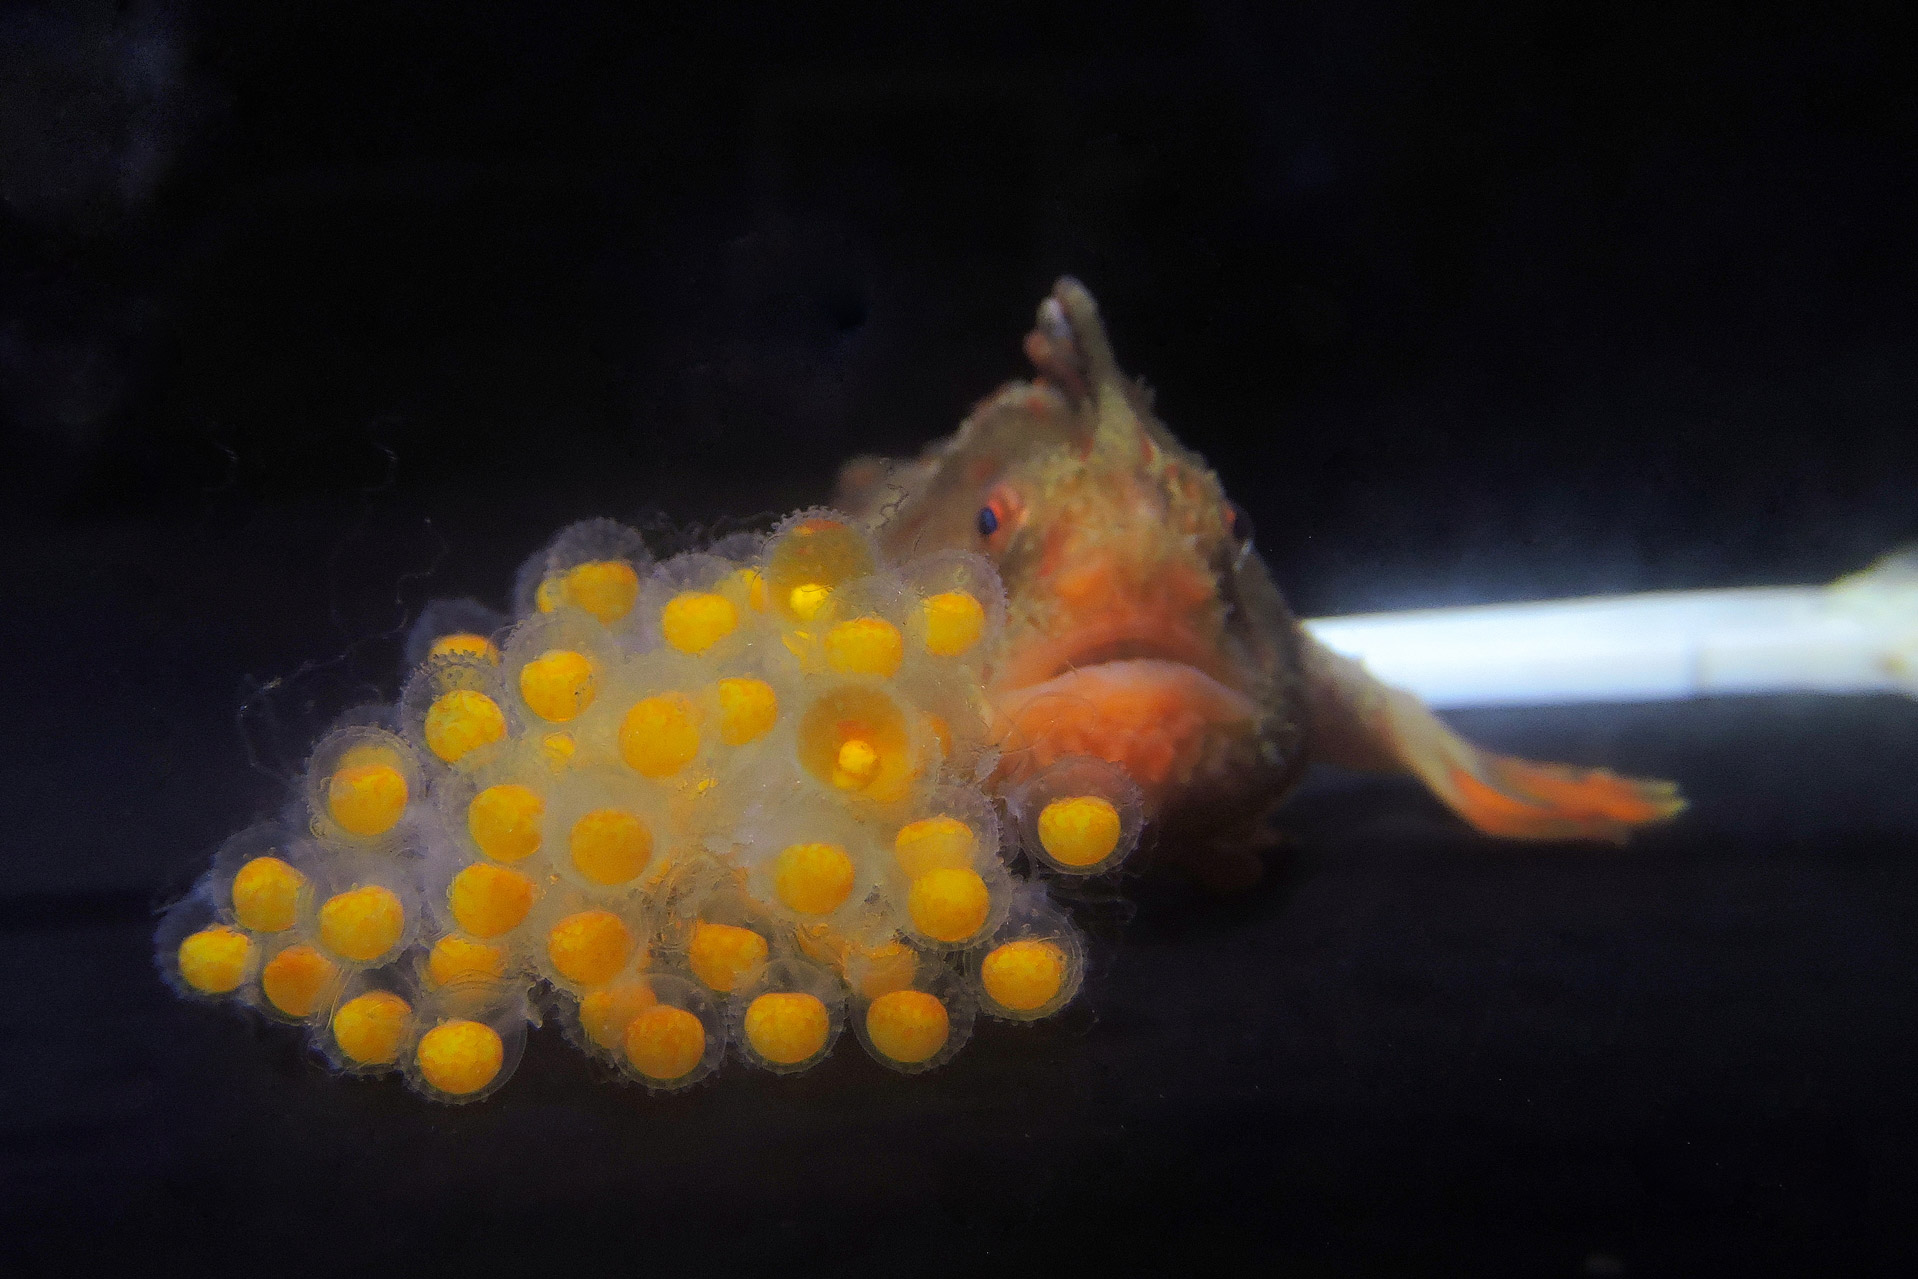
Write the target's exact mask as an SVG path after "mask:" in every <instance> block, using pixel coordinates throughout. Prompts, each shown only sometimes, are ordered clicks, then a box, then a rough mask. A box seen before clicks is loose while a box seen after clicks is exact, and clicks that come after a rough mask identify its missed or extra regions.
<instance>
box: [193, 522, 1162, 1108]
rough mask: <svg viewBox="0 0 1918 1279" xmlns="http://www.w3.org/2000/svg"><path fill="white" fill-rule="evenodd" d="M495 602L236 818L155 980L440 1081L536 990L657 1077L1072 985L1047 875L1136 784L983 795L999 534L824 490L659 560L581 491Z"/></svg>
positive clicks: (1078, 971)
mask: <svg viewBox="0 0 1918 1279" xmlns="http://www.w3.org/2000/svg"><path fill="white" fill-rule="evenodd" d="M515 604H516V609H517V613H518V620H517V621H516V622H513V623H511V624H510V625H507V626H503V627H499V628H497V629H496V628H494V627H493V626H491V625H490V624H488V623H487V622H485V621H484V620H481V619H482V618H483V617H484V614H483V611H479V612H475V613H474V614H473V615H472V616H471V617H469V618H467V619H464V620H465V621H466V622H467V623H468V624H467V625H466V626H464V627H463V628H462V627H459V626H450V627H449V626H446V625H444V624H442V625H441V626H439V627H435V628H432V629H430V630H429V631H428V632H427V633H425V634H424V635H422V636H421V637H420V646H421V648H422V649H423V652H422V653H421V654H420V655H419V656H420V657H421V660H420V661H419V662H418V664H417V665H416V667H415V668H414V669H413V671H412V673H411V675H410V676H409V678H408V679H407V681H406V683H405V687H404V690H403V692H402V693H401V696H400V698H399V701H398V703H397V704H395V705H389V706H380V707H373V708H369V709H367V710H364V711H361V712H357V713H355V714H353V715H350V716H349V717H347V721H346V722H344V723H342V724H340V725H339V726H337V727H336V728H335V729H334V730H333V731H332V732H330V733H329V734H327V735H326V737H325V738H323V739H322V740H321V742H320V743H319V745H318V747H317V749H316V750H315V751H314V754H313V757H312V760H311V762H310V764H309V766H308V768H307V770H306V774H305V777H304V780H303V783H302V786H301V790H302V793H301V794H300V795H299V796H298V797H297V799H296V800H295V802H294V803H293V804H292V805H291V808H290V812H289V814H288V816H287V817H286V818H285V819H283V820H282V821H280V822H277V823H270V824H267V825H263V826H259V827H255V828H252V829H249V830H247V831H244V832H242V833H241V834H239V835H237V836H235V837H234V838H233V839H231V840H229V841H228V842H227V843H226V845H225V846H224V847H223V848H222V849H221V850H220V852H219V853H218V854H217V856H216V857H215V859H214V864H213V867H212V869H211V870H210V871H209V872H208V874H207V875H206V876H205V877H204V878H203V879H202V880H201V881H200V883H199V884H198V885H197V886H196V888H195V890H194V891H193V892H192V893H191V894H190V895H189V896H188V897H187V898H185V899H184V900H183V901H181V902H180V903H179V904H178V905H176V906H175V907H174V908H173V909H172V910H171V911H169V912H168V914H167V916H166V918H165V920H164V921H163V923H162V924H161V927H160V929H159V933H158V936H157V938H156V944H157V958H158V962H159V964H160V967H161V970H162V972H163V973H164V974H165V975H166V976H167V978H168V980H169V981H170V982H171V983H172V984H173V986H174V987H175V988H176V989H177V990H179V991H180V992H181V993H182V994H185V995H188V996H192V997H197V998H207V999H222V1000H237V1001H241V1002H243V1003H246V1004H249V1005H251V1006H253V1007H255V1008H257V1009H259V1010H260V1011H261V1012H262V1013H263V1014H265V1015H266V1016H268V1017H271V1018H274V1019H277V1020H280V1021H285V1022H290V1023H295V1024H299V1025H302V1026H304V1027H305V1028H306V1031H307V1033H308V1034H309V1035H310V1036H311V1038H312V1041H313V1043H314V1045H315V1047H316V1048H317V1049H318V1051H319V1052H320V1053H321V1054H322V1055H323V1056H324V1057H325V1058H326V1059H327V1060H328V1061H329V1062H330V1063H331V1064H332V1065H333V1066H335V1067H336V1068H338V1069H340V1070H342V1071H346V1072H352V1073H369V1074H370V1073H384V1072H389V1071H398V1072H400V1073H402V1074H403V1075H404V1077H405V1079H406V1080H407V1082H408V1083H409V1084H410V1085H412V1086H413V1087H414V1088H415V1089H416V1090H418V1091H419V1092H421V1093H423V1094H424V1095H426V1096H428V1097H431V1098H434V1099H436V1100H440V1101H448V1102H463V1101H471V1100H475V1099H477V1098H480V1097H484V1096H486V1095H487V1094H488V1093H490V1092H492V1091H493V1090H494V1089H496V1088H498V1087H499V1086H500V1085H501V1084H503V1083H504V1082H505V1081H506V1079H507V1077H508V1076H509V1075H510V1074H511V1073H512V1070H513V1067H514V1064H515V1063H516V1061H517V1059H518V1057H519V1054H520V1052H521V1050H522V1048H523V1045H524V1043H525V1037H526V1028H527V1026H528V1025H529V1024H538V1022H539V1021H540V1019H541V1017H542V1015H544V1014H545V1013H546V1012H549V1011H553V1010H557V1012H558V1014H559V1016H560V1017H561V1019H562V1022H563V1024H564V1026H565V1027H566V1029H567V1032H568V1036H569V1038H571V1039H572V1041H573V1042H574V1043H576V1044H577V1045H578V1046H579V1047H580V1048H581V1049H582V1050H584V1051H585V1052H587V1053H589V1054H591V1055H593V1056H596V1057H599V1058H601V1059H603V1060H605V1061H607V1062H610V1063H612V1064H613V1065H615V1066H617V1068H618V1069H619V1070H621V1071H622V1072H623V1073H624V1074H626V1075H627V1076H629V1077H630V1078H632V1079H635V1080H637V1081H638V1082H640V1083H642V1084H645V1085H646V1086H647V1087H649V1088H653V1089H675V1088H682V1087H685V1086H686V1085H688V1084H692V1083H694V1082H697V1081H698V1080H699V1079H701V1078H703V1077H705V1076H706V1075H708V1074H710V1073H711V1072H712V1071H713V1070H714V1069H716V1068H717V1067H718V1066H719V1065H720V1063H721V1061H722V1060H723V1059H724V1057H725V1056H726V1054H727V1051H728V1050H729V1049H730V1050H731V1051H732V1052H733V1053H734V1055H735V1056H737V1057H739V1058H743V1059H744V1060H745V1061H746V1062H748V1063H750V1064H752V1065H754V1066H757V1067H760V1068H762V1069H765V1070H769V1071H773V1072H778V1073H786V1072H792V1071H799V1070H804V1069H806V1068H807V1067H809V1066H811V1065H813V1064H814V1063H816V1062H818V1061H820V1060H821V1059H822V1058H824V1057H825V1055H826V1054H827V1053H828V1052H830V1051H831V1049H832V1046H833V1043H834V1041H835V1040H836V1039H837V1038H838V1036H839V1034H840V1032H841V1030H842V1029H844V1027H845V1026H846V1025H847V1024H848V1023H850V1024H851V1026H852V1028H853V1032H854V1034H855V1035H856V1036H857V1038H858V1039H859V1042H860V1044H861V1045H862V1046H863V1047H864V1048H865V1049H866V1051H867V1052H868V1053H869V1054H870V1055H871V1056H872V1057H873V1058H874V1059H875V1060H876V1061H878V1062H880V1063H881V1064H882V1065H885V1066H888V1067H891V1068H893V1069H896V1070H900V1071H904V1072H908V1073H910V1072H917V1071H923V1070H927V1069H930V1068H932V1067H934V1066H937V1065H939V1064H940V1063H942V1062H944V1061H946V1060H947V1059H949V1058H950V1057H951V1056H952V1055H953V1054H954V1053H956V1052H957V1051H958V1050H959V1049H960V1047H961V1046H962V1045H963V1044H964V1043H965V1041H966V1039H967V1037H968V1035H969V1034H970V1032H971V1028H972V1023H973V1020H974V1017H975V1015H976V1014H977V1013H979V1012H984V1013H985V1014H987V1015H988V1016H992V1017H997V1018H1002V1019H1006V1020H1012V1021H1029V1020H1033V1019H1036V1018H1040V1017H1045V1016H1047V1015H1049V1014H1051V1013H1053V1012H1056V1011H1057V1010H1058V1009H1060V1008H1061V1007H1063V1006H1064V1005H1065V1004H1066V1003H1067V1002H1068V1001H1070V1000H1071V998H1072V997H1073V995H1074V993H1075V992H1076V990H1077V989H1078V986H1079V983H1080V980H1081V977H1082V974H1083V969H1084V948H1083V945H1082V943H1081V939H1080V936H1079V934H1078V932H1077V931H1076V930H1075V928H1074V927H1073V925H1072V923H1071V922H1070V921H1069V920H1068V919H1067V918H1066V916H1065V914H1064V913H1063V912H1062V911H1061V910H1059V909H1058V908H1057V907H1056V906H1055V905H1053V904H1052V903H1051V902H1050V900H1049V899H1048V896H1047V893H1046V889H1045V883H1044V878H1043V874H1061V875H1088V874H1098V873H1102V872H1104V871H1106V870H1109V869H1111V868H1112V867H1114V866H1116V865H1117V864H1118V863H1119V861H1120V860H1121V859H1123V858H1124V857H1125V856H1126V854H1127V853H1128V852H1129V851H1130V850H1131V849H1132V848H1133V847H1134V846H1136V844H1137V842H1138V836H1139V826H1140V803H1139V799H1138V792H1137V789H1136V788H1135V787H1134V786H1133V785H1132V784H1131V782H1130V780H1129V779H1128V778H1127V777H1126V776H1125V775H1124V773H1123V772H1121V771H1120V770H1119V769H1117V768H1115V767H1114V766H1112V765H1110V764H1107V763H1104V762H1102V761H1098V760H1093V759H1083V758H1075V759H1068V760H1062V761H1059V762H1058V763H1056V764H1054V765H1053V766H1051V767H1050V768H1047V769H1045V770H1043V771H1041V772H1040V773H1038V774H1037V775H1036V776H1033V777H1031V778H1029V779H1027V780H1026V781H1024V782H1022V783H1021V784H1020V785H1019V786H1017V787H1016V788H1012V789H1010V790H1008V791H1006V792H1005V793H1003V794H995V793H994V791H993V789H992V788H991V779H992V778H993V776H994V772H995V766H996V765H997V764H998V763H999V756H998V752H997V749H996V747H995V745H994V736H993V727H992V717H991V712H990V708H989V706H988V704H987V702H986V700H985V697H984V693H983V675H984V672H985V670H986V664H987V662H988V661H989V660H990V655H991V654H992V653H993V651H994V646H995V644H996V643H997V641H998V639H999V637H1000V633H1001V632H1002V630H1003V628H1004V623H1005V599H1004V593H1003V590H1002V588H1001V586H1000V583H999V580H998V577H997V574H996V573H995V572H994V570H993V568H992V566H991V564H990V563H989V562H987V561H986V560H984V559H982V558H980V557H978V556H976V555H969V554H963V553H958V552H941V553H937V554H932V555H927V556H923V557H921V558H918V559H914V560H911V561H909V562H906V563H904V564H889V563H887V562H886V561H885V560H884V558H883V557H882V556H881V555H880V553H879V551H878V549H877V547H876V545H875V544H874V543H873V542H872V540H871V539H870V538H869V537H868V536H867V535H866V534H865V533H864V532H863V531H861V530H860V529H859V528H858V527H857V526H855V525H854V524H852V523H851V522H849V521H847V520H846V519H844V518H843V517H841V516H838V515H836V514H834V513H832V512H830V511H823V510H813V511H803V512H800V513H798V514H795V515H793V516H790V517H788V518H787V519H786V520H784V521H783V522H781V523H780V524H779V526H778V527H777V528H776V529H775V530H774V531H773V532H772V534H771V535H770V536H769V537H766V538H764V539H759V538H752V537H744V536H741V537H735V538H729V539H726V540H724V541H722V542H720V543H718V544H716V545H715V546H713V547H712V548H710V549H709V550H707V551H704V552H699V553H693V554H685V555H680V556H676V557H674V558H671V559H668V560H665V561H664V562H661V563H658V564H655V563H654V562H653V559H652V557H651V556H650V554H649V553H648V551H647V549H646V547H645V545H644V542H643V541H642V539H641V538H640V536H639V534H638V533H636V532H634V531H633V530H631V529H628V528H625V527H623V526H621V525H618V524H614V523H612V522H610V521H604V520H594V521H587V522H585V523H582V524H576V525H573V526H572V527H570V528H568V529H566V530H565V531H563V532H562V533H561V534H560V535H559V537H558V538H556V539H555V540H554V541H553V542H552V544H551V545H549V546H548V547H547V548H546V549H545V550H544V551H542V552H541V553H540V554H538V555H536V556H535V557H533V559H532V560H531V561H529V563H528V564H527V565H526V567H525V568H524V569H523V570H522V571H521V574H520V578H519V583H518V586H517V589H516V600H515ZM452 616H453V614H442V618H441V621H442V623H444V622H445V620H446V619H447V618H449V617H452ZM1021 854H1023V855H1024V860H1025V862H1026V863H1027V864H1028V865H1029V866H1030V867H1031V868H1033V869H1034V870H1035V871H1040V872H1043V874H1040V875H1035V876H1033V877H1032V878H1022V877H1020V876H1018V875H1016V874H1015V873H1014V871H1013V866H1014V865H1015V864H1017V863H1018V862H1019V860H1020V856H1021Z"/></svg>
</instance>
